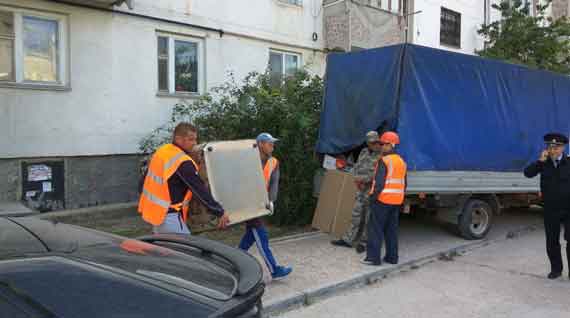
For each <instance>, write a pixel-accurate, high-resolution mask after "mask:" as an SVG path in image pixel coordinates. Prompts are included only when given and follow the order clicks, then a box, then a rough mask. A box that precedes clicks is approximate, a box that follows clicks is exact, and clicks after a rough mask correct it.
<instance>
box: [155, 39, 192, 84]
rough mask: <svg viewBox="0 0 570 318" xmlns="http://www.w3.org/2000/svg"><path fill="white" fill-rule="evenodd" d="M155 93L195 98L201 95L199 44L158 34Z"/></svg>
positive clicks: (190, 40)
mask: <svg viewBox="0 0 570 318" xmlns="http://www.w3.org/2000/svg"><path fill="white" fill-rule="evenodd" d="M157 48H158V52H157V53H158V55H157V56H158V91H159V92H161V93H169V94H178V93H183V94H184V93H186V94H188V93H190V94H198V93H200V92H201V91H202V85H203V84H202V82H203V81H202V80H201V76H202V73H203V67H202V40H200V39H196V38H192V37H184V36H178V35H168V34H159V35H158V36H157Z"/></svg>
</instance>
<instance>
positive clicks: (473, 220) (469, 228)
mask: <svg viewBox="0 0 570 318" xmlns="http://www.w3.org/2000/svg"><path fill="white" fill-rule="evenodd" d="M492 222H493V209H492V208H491V206H490V205H489V204H488V203H487V202H485V201H482V200H477V199H470V200H468V201H467V202H466V203H465V206H464V207H463V213H461V215H460V216H459V224H458V230H459V233H460V234H461V236H462V237H463V238H465V239H468V240H480V239H482V238H484V237H485V236H486V235H487V233H489V230H490V229H491V224H492Z"/></svg>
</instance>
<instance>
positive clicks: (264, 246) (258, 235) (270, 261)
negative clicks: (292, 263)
mask: <svg viewBox="0 0 570 318" xmlns="http://www.w3.org/2000/svg"><path fill="white" fill-rule="evenodd" d="M245 229H246V230H245V234H244V236H243V237H242V238H241V242H240V243H239V248H240V249H242V250H244V251H247V250H249V248H250V247H251V246H252V245H253V243H256V244H257V249H258V250H259V254H261V257H263V260H264V261H265V264H266V265H267V268H268V269H269V272H270V273H271V274H273V273H275V269H276V268H277V262H276V261H275V258H274V257H273V253H272V252H271V249H270V248H269V237H268V235H267V229H266V228H265V226H263V224H260V225H258V226H251V225H246V227H245Z"/></svg>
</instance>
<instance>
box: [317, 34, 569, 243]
mask: <svg viewBox="0 0 570 318" xmlns="http://www.w3.org/2000/svg"><path fill="white" fill-rule="evenodd" d="M568 119H570V78H569V77H568V76H564V75H560V74H555V73H551V72H547V71H542V70H533V69H530V68H528V67H525V66H520V65H514V64H509V63H505V62H501V61H497V60H491V59H484V58H481V57H478V56H471V55H466V54H459V53H454V52H450V51H444V50H438V49H433V48H428V47H422V46H418V45H412V44H401V45H394V46H388V47H383V48H378V49H370V50H364V51H359V52H351V53H332V54H330V55H329V56H328V58H327V68H326V73H325V90H324V97H323V108H322V113H321V121H320V127H319V136H318V141H317V145H316V151H317V152H318V153H320V154H327V155H331V156H337V157H338V156H340V155H347V154H349V153H351V152H352V153H354V152H355V151H358V149H361V148H362V147H363V146H364V139H365V135H366V133H367V132H368V131H371V130H376V131H378V132H380V133H381V132H383V131H388V130H392V131H396V132H397V133H398V134H399V136H400V139H401V144H400V145H399V146H398V147H397V151H398V153H400V154H401V155H402V157H403V158H404V160H405V161H406V162H407V165H408V185H407V190H406V199H405V203H404V207H405V210H407V209H408V208H409V209H412V211H413V210H427V211H431V212H432V213H433V214H434V215H436V216H437V218H438V219H440V220H442V221H444V222H446V223H449V224H452V225H453V227H454V228H455V229H456V230H457V232H458V233H459V234H460V235H461V236H463V237H464V238H466V239H470V240H472V239H482V238H484V237H485V236H486V235H487V233H488V232H489V230H490V229H491V226H492V223H493V217H494V216H495V215H498V214H499V213H501V211H502V210H504V209H506V208H511V207H528V206H530V205H532V204H540V201H541V200H540V187H539V180H538V178H535V179H527V178H525V177H524V175H523V173H522V170H523V169H524V167H525V166H526V165H527V164H529V163H531V162H532V161H534V160H537V159H538V156H539V154H540V153H541V151H542V150H543V149H544V142H543V139H542V138H543V135H544V134H546V133H549V132H552V131H557V132H562V133H566V134H567V133H568V132H570V123H569V121H568ZM355 157H356V156H355Z"/></svg>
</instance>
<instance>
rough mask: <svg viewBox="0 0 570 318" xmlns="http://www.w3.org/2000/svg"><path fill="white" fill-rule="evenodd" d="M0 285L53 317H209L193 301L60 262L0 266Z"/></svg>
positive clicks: (77, 264) (203, 306)
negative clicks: (30, 301)
mask: <svg viewBox="0 0 570 318" xmlns="http://www.w3.org/2000/svg"><path fill="white" fill-rule="evenodd" d="M0 282H2V283H3V284H5V285H7V286H11V287H12V288H13V289H14V290H17V291H18V293H19V296H20V297H21V298H25V299H29V300H32V301H33V302H34V303H36V304H38V306H42V307H44V308H49V310H50V312H51V313H52V314H53V316H55V317H81V318H95V317H105V318H124V317H167V316H168V317H208V316H209V315H210V314H212V313H213V312H214V311H215V308H214V307H213V306H212V305H210V304H206V303H204V302H201V301H198V300H196V299H195V298H190V297H185V296H183V295H181V294H179V293H173V292H170V291H168V290H165V289H162V288H159V287H157V286H155V285H153V284H148V283H145V282H143V281H140V280H136V279H132V278H130V277H127V276H124V275H120V274H118V273H114V272H111V271H107V270H105V269H101V268H98V267H96V266H90V265H88V264H84V263H81V262H77V261H73V260H68V259H65V258H62V257H42V258H31V259H19V260H12V261H0ZM0 308H1V307H0ZM2 314H3V312H2ZM0 316H2V315H0ZM2 317H4V316H2ZM8 317H12V316H8ZM15 317H17V316H15Z"/></svg>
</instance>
